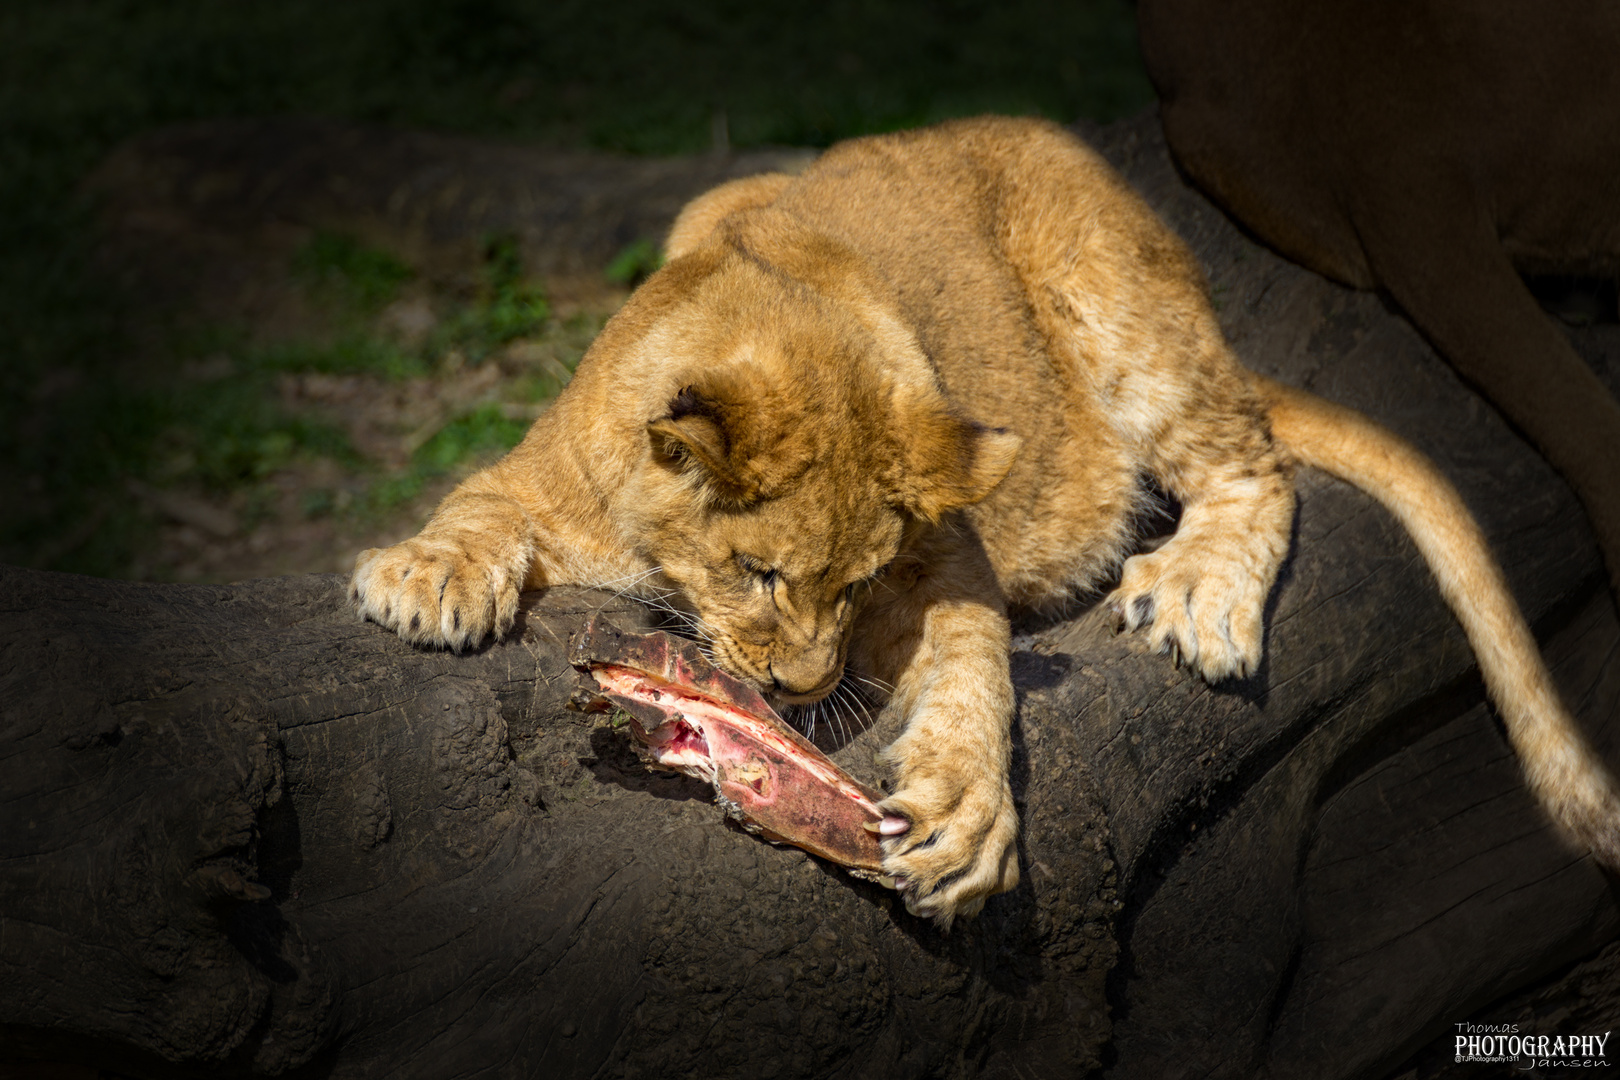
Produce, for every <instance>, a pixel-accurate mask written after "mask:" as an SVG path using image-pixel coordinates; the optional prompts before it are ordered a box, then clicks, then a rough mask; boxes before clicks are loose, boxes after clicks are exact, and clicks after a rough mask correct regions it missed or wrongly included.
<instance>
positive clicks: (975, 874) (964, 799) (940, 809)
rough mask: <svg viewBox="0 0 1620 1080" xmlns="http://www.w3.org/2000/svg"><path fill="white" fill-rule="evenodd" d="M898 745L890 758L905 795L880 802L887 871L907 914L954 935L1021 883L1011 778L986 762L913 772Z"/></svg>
mask: <svg viewBox="0 0 1620 1080" xmlns="http://www.w3.org/2000/svg"><path fill="white" fill-rule="evenodd" d="M903 753H904V751H903V749H901V747H900V744H899V743H897V744H896V745H895V746H893V747H890V749H889V751H888V752H887V754H886V757H888V758H889V760H890V761H891V762H893V763H894V764H895V765H897V767H898V769H897V771H898V773H899V776H900V780H901V787H900V790H898V791H896V792H895V793H894V794H893V795H892V796H890V797H889V798H887V799H885V800H884V801H883V803H882V804H881V805H882V809H883V811H884V813H885V815H886V816H885V817H884V819H883V821H882V822H881V823H880V827H879V828H880V833H881V834H882V837H883V840H882V843H883V872H884V873H885V874H887V875H889V876H890V877H892V878H894V881H895V887H896V888H897V889H898V890H900V895H901V896H902V897H904V898H905V904H906V910H907V911H910V912H911V913H912V914H913V915H922V916H926V917H928V918H931V919H933V920H934V922H935V923H937V924H938V925H939V926H940V928H941V929H949V928H950V925H951V922H952V920H953V919H955V918H956V917H957V916H959V915H960V916H964V917H966V916H972V915H977V914H978V913H979V909H980V908H982V907H984V902H985V900H986V899H987V898H988V897H989V896H991V895H992V894H993V893H998V892H1006V891H1007V890H1008V889H1011V888H1013V887H1014V886H1015V885H1017V884H1018V850H1017V847H1016V843H1015V842H1016V840H1017V838H1018V813H1017V811H1016V809H1015V808H1014V807H1013V800H1012V789H1011V788H1009V787H1008V785H1007V778H1006V777H1005V776H1002V775H1000V774H999V773H998V772H997V771H996V770H995V769H993V768H990V767H988V766H987V765H986V763H984V762H982V761H973V760H966V759H963V760H959V761H957V762H954V763H952V762H946V761H939V760H937V759H936V760H935V761H932V762H930V763H929V764H928V765H926V766H924V767H921V768H914V769H908V768H907V763H906V761H905V760H904V758H903V756H902V755H903Z"/></svg>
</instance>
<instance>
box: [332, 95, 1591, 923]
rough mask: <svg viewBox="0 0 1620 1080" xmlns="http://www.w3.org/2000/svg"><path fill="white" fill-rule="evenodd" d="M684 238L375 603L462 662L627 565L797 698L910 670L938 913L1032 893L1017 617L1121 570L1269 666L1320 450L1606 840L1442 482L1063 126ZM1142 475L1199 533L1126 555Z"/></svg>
mask: <svg viewBox="0 0 1620 1080" xmlns="http://www.w3.org/2000/svg"><path fill="white" fill-rule="evenodd" d="M668 253H669V263H668V265H666V266H665V267H664V268H663V269H662V270H660V271H659V272H658V273H656V274H654V275H653V277H652V278H651V279H649V280H648V282H647V283H646V284H645V285H644V286H643V287H642V288H641V289H640V290H639V291H638V292H637V293H636V294H635V295H634V296H633V297H631V299H630V301H629V302H628V303H627V304H626V305H625V306H624V308H623V310H622V311H620V312H619V314H618V315H616V316H615V317H614V318H613V319H612V320H611V321H610V322H609V323H608V325H607V327H606V328H605V329H604V330H603V331H602V334H601V336H600V337H599V338H598V339H597V340H596V342H595V344H594V345H593V346H592V347H591V349H590V352H589V353H588V354H587V355H586V357H585V359H584V361H583V362H582V363H581V364H580V367H579V371H578V374H577V375H576V376H575V378H574V380H573V382H572V383H571V384H570V385H569V386H568V388H567V389H566V390H565V391H564V392H563V394H562V395H561V397H559V398H558V400H557V402H556V404H555V405H553V406H552V407H551V409H550V410H549V411H548V412H546V413H545V414H544V415H543V416H541V417H540V419H538V420H537V421H536V422H535V424H534V426H533V428H531V429H530V431H529V433H528V436H527V437H526V438H525V439H524V440H523V442H522V443H521V444H520V445H519V446H518V447H517V448H516V449H514V450H513V451H512V452H511V454H509V455H508V456H507V457H506V458H505V459H504V460H502V461H501V462H499V463H498V464H496V465H495V466H493V467H491V468H489V469H486V470H485V471H483V472H481V473H478V474H477V475H475V476H473V477H471V478H469V479H468V480H467V481H466V482H465V483H463V484H462V485H461V486H460V487H458V488H457V489H456V490H455V491H454V492H452V493H451V494H450V495H449V496H448V497H447V498H446V499H445V500H444V502H443V504H442V505H440V507H439V509H438V511H437V512H436V513H435V514H434V516H433V518H432V520H431V521H429V522H428V524H427V526H426V528H424V529H423V530H422V532H421V534H420V535H418V536H417V537H415V538H414V539H412V540H408V541H406V542H404V543H402V544H397V545H395V546H393V547H391V548H386V549H381V550H377V549H373V550H370V551H365V552H362V553H361V554H360V556H359V558H358V560H357V561H356V564H355V572H354V580H353V585H352V590H351V591H352V596H353V598H354V601H355V603H356V605H357V606H358V608H359V610H360V612H361V613H362V615H364V616H365V617H367V618H371V619H373V620H375V621H377V622H379V623H381V624H383V625H384V626H387V627H389V628H391V629H394V630H397V631H398V632H399V633H400V635H401V636H402V637H404V638H405V639H406V640H408V641H412V642H416V643H419V644H423V645H444V646H449V647H451V648H455V649H460V648H463V647H465V646H468V645H472V644H476V643H478V642H479V641H481V640H483V639H484V638H485V637H486V636H487V635H489V634H495V635H497V636H499V635H500V634H502V633H504V632H505V631H506V630H507V629H508V628H510V626H511V625H512V621H513V617H514V614H515V612H516V609H517V598H518V592H519V590H522V589H538V588H544V587H546V586H548V585H553V584H563V583H567V584H578V585H602V584H615V583H621V584H622V583H624V582H634V583H636V587H637V588H638V589H640V590H644V592H645V594H647V595H656V596H660V597H673V598H675V602H676V603H678V604H679V605H680V606H681V607H682V608H683V609H684V610H685V611H686V612H687V613H689V615H690V616H691V617H692V619H693V622H694V625H696V626H697V627H699V628H700V629H701V633H702V635H703V637H704V638H705V639H706V642H707V646H708V648H709V650H710V652H711V654H712V656H713V657H714V659H715V660H716V661H717V662H718V663H719V664H720V665H721V666H722V667H724V668H726V669H727V670H729V671H730V672H731V673H732V674H734V675H736V676H738V677H740V678H743V679H746V680H749V681H750V682H752V683H753V684H754V685H755V686H757V687H758V688H759V689H760V690H761V691H763V692H766V693H768V694H770V695H773V696H774V698H775V699H776V700H778V701H781V702H786V703H803V702H812V701H816V700H819V699H820V698H822V697H824V696H825V695H827V694H828V693H830V692H831V691H832V690H833V688H834V687H835V686H836V685H837V684H838V683H839V681H840V679H841V678H842V677H843V675H844V673H845V671H846V670H847V669H854V670H855V671H858V672H861V673H862V674H863V675H864V676H866V677H868V678H870V679H872V680H875V681H877V682H880V683H882V684H884V685H887V686H892V687H893V699H892V702H891V704H892V706H893V707H895V708H897V709H898V710H899V711H900V713H901V714H902V716H903V717H904V720H905V729H904V732H903V734H902V735H901V736H900V737H899V738H898V739H897V740H896V741H895V742H894V743H893V745H891V746H890V747H889V748H888V749H887V750H886V751H885V758H886V761H887V764H888V766H889V767H890V768H891V769H892V772H893V780H894V784H893V789H894V793H893V795H892V796H890V797H889V798H888V799H887V800H886V801H885V803H884V808H885V810H886V811H887V813H888V816H887V817H886V818H885V819H884V820H883V822H882V823H881V829H882V832H883V833H884V835H885V837H886V839H885V840H884V850H885V858H884V867H885V870H886V871H887V873H889V874H890V875H892V876H893V878H894V879H895V884H896V887H897V888H899V889H901V890H902V892H903V894H904V896H905V899H906V903H907V906H908V907H909V908H910V909H911V910H912V911H913V912H915V913H919V914H923V915H928V916H931V917H933V918H934V919H935V920H936V921H938V922H939V923H940V924H942V925H948V924H949V923H950V921H951V920H952V918H954V917H955V916H958V915H970V914H973V913H975V912H977V911H978V910H979V909H980V908H981V907H982V906H983V904H984V901H985V898H986V897H987V896H989V895H991V894H992V893H995V892H999V891H1002V890H1005V889H1010V888H1012V887H1013V886H1014V885H1015V884H1016V883H1017V881H1018V863H1017V858H1016V854H1015V847H1014V838H1015V835H1016V832H1017V827H1018V820H1017V812H1016V810H1015V809H1014V806H1013V800H1012V793H1011V791H1010V789H1009V787H1008V783H1007V768H1008V755H1009V727H1010V724H1011V720H1012V712H1013V689H1012V682H1011V678H1010V676H1009V672H1008V624H1007V614H1006V613H1007V609H1008V607H1009V605H1014V604H1018V605H1041V604H1048V603H1053V602H1058V601H1062V600H1063V599H1065V598H1067V597H1070V596H1074V595H1078V594H1083V593H1085V592H1087V591H1088V590H1091V589H1093V588H1094V587H1096V586H1097V585H1098V584H1099V583H1102V582H1106V581H1107V580H1108V579H1109V578H1110V576H1111V575H1113V574H1114V573H1115V572H1116V571H1118V572H1119V573H1120V582H1119V586H1118V588H1117V589H1116V590H1115V592H1114V594H1113V596H1112V598H1111V603H1112V604H1113V606H1114V608H1115V610H1116V611H1117V612H1118V614H1119V617H1120V619H1121V621H1122V622H1123V624H1124V625H1125V626H1126V627H1128V628H1130V629H1133V630H1134V629H1136V628H1138V627H1146V628H1147V632H1148V633H1149V635H1150V639H1151V641H1152V643H1153V644H1154V645H1156V646H1158V647H1160V648H1161V649H1166V650H1173V651H1175V652H1176V653H1178V654H1179V655H1180V656H1181V658H1182V659H1184V660H1185V661H1187V662H1189V663H1190V664H1192V665H1193V666H1194V667H1196V669H1197V670H1198V671H1199V672H1200V673H1202V675H1203V676H1204V677H1205V678H1207V679H1210V680H1218V679H1225V678H1229V677H1233V676H1241V675H1243V674H1245V673H1247V672H1251V671H1253V670H1254V669H1255V667H1256V665H1257V664H1258V663H1259V661H1260V643H1261V613H1262V610H1263V606H1264V603H1265V599H1266V595H1267V592H1268V591H1269V590H1270V589H1271V586H1272V583H1273V581H1274V580H1275V578H1276V574H1277V568H1278V565H1279V564H1280V563H1281V561H1282V558H1283V555H1284V553H1285V550H1286V548H1287V544H1288V536H1289V528H1290V522H1291V519H1292V516H1293V513H1294V493H1293V485H1292V479H1291V470H1292V469H1293V468H1294V466H1295V465H1296V463H1300V462H1304V463H1307V464H1314V465H1319V466H1321V467H1324V468H1327V469H1329V470H1331V471H1333V472H1335V473H1337V474H1339V475H1342V476H1346V477H1347V478H1349V479H1351V480H1352V481H1353V482H1355V483H1357V484H1359V485H1361V486H1363V487H1366V488H1368V489H1369V490H1371V491H1373V492H1374V493H1375V494H1376V495H1378V497H1379V498H1381V499H1383V500H1385V501H1386V503H1388V504H1389V505H1391V507H1392V509H1394V510H1395V512H1396V513H1397V514H1399V515H1400V516H1401V517H1402V519H1403V521H1405V522H1406V523H1407V525H1408V527H1409V528H1411V529H1412V530H1413V531H1414V534H1415V535H1416V537H1417V539H1418V543H1419V545H1420V547H1422V549H1423V550H1424V552H1425V554H1426V555H1427V556H1428V557H1429V559H1430V561H1431V563H1432V564H1434V565H1435V568H1436V572H1437V575H1438V576H1439V578H1440V580H1441V585H1442V588H1443V589H1444V590H1445V592H1446V594H1447V596H1448V598H1449V599H1450V600H1451V601H1452V603H1453V606H1454V607H1457V608H1458V611H1459V616H1460V617H1461V618H1462V621H1463V623H1464V626H1465V628H1466V629H1467V630H1468V632H1469V634H1470V637H1471V640H1473V641H1474V643H1475V648H1476V650H1477V651H1478V652H1479V653H1480V662H1481V666H1482V668H1483V669H1484V671H1485V676H1486V679H1487V681H1488V682H1489V684H1490V685H1491V687H1492V689H1493V692H1494V693H1495V694H1496V696H1497V699H1498V701H1499V703H1500V704H1501V707H1502V711H1503V713H1504V717H1505V719H1506V720H1507V723H1508V727H1509V730H1510V733H1511V734H1512V736H1513V738H1514V741H1515V745H1516V746H1517V748H1518V749H1519V752H1520V754H1521V756H1522V757H1523V758H1524V760H1525V762H1526V766H1527V768H1528V770H1529V772H1530V776H1531V782H1532V786H1533V787H1534V788H1535V790H1536V791H1537V793H1538V795H1540V796H1541V797H1542V798H1543V799H1544V800H1545V801H1547V802H1548V803H1549V805H1550V806H1551V807H1552V808H1553V810H1554V812H1555V814H1556V816H1558V818H1559V819H1560V820H1561V821H1563V822H1564V823H1565V824H1566V825H1568V826H1569V827H1571V828H1572V829H1574V830H1575V831H1576V832H1577V833H1578V834H1579V836H1580V837H1581V839H1583V840H1585V841H1586V842H1587V843H1589V844H1592V845H1594V846H1596V847H1598V848H1599V849H1600V851H1601V852H1602V853H1603V855H1604V857H1606V858H1607V859H1608V860H1609V861H1610V862H1611V864H1613V863H1615V862H1616V861H1620V844H1617V843H1616V841H1615V839H1614V836H1615V822H1616V817H1617V811H1616V807H1617V806H1620V802H1617V800H1616V798H1615V796H1614V794H1613V788H1612V786H1611V785H1610V784H1609V782H1608V781H1607V779H1606V777H1605V776H1604V775H1603V773H1602V771H1601V769H1600V768H1599V766H1597V765H1596V764H1595V762H1594V759H1593V758H1592V756H1591V754H1590V753H1589V752H1588V751H1587V750H1586V749H1585V747H1584V746H1583V745H1582V744H1581V743H1580V741H1579V738H1578V737H1577V736H1576V734H1575V732H1574V728H1573V727H1572V726H1571V724H1570V722H1569V720H1568V717H1567V716H1566V715H1565V713H1564V712H1563V710H1562V708H1561V707H1560V706H1559V704H1558V702H1557V699H1556V696H1555V695H1554V694H1553V691H1552V689H1551V685H1550V682H1549V680H1548V679H1547V676H1546V672H1545V671H1544V670H1543V669H1542V667H1541V664H1540V661H1539V659H1538V657H1537V654H1536V650H1535V645H1534V642H1533V641H1532V640H1531V638H1530V636H1529V634H1528V631H1526V630H1525V628H1524V623H1523V620H1522V619H1521V618H1520V617H1519V615H1518V611H1517V609H1516V608H1515V607H1514V605H1513V601H1512V599H1511V597H1509V596H1508V594H1507V592H1506V590H1505V588H1504V587H1503V585H1502V582H1501V577H1500V574H1499V573H1498V572H1497V570H1496V568H1495V566H1494V564H1493V563H1492V562H1491V561H1490V558H1489V556H1488V554H1487V553H1486V551H1485V547H1484V545H1483V541H1482V540H1481V538H1480V536H1479V533H1478V530H1477V528H1475V526H1474V525H1473V523H1472V520H1471V519H1470V518H1469V517H1468V515H1467V512H1466V510H1464V509H1463V508H1462V504H1461V503H1460V501H1459V500H1458V499H1457V497H1456V495H1455V493H1454V492H1452V491H1451V489H1450V488H1449V486H1447V485H1446V483H1445V481H1444V480H1443V479H1441V478H1440V477H1439V476H1438V475H1437V474H1436V473H1435V472H1434V470H1433V469H1432V468H1431V467H1430V466H1429V465H1428V464H1427V462H1425V461H1424V460H1423V459H1422V458H1421V457H1420V456H1418V455H1417V454H1416V453H1415V452H1414V451H1411V450H1410V449H1409V448H1407V447H1405V446H1404V444H1401V443H1399V442H1398V441H1397V440H1395V439H1394V438H1393V437H1392V436H1390V435H1388V434H1387V433H1385V432H1383V431H1382V430H1381V429H1378V428H1377V427H1375V426H1373V425H1372V424H1370V423H1369V422H1367V421H1365V420H1364V419H1362V418H1360V417H1359V416H1356V415H1355V414H1351V413H1348V412H1346V411H1344V410H1339V409H1336V408H1335V407H1333V406H1329V405H1327V404H1326V403H1323V402H1320V401H1318V400H1317V399H1314V398H1311V397H1309V396H1308V395H1305V394H1303V393H1301V392H1298V391H1292V390H1288V389H1286V388H1284V387H1281V386H1279V385H1277V384H1274V383H1270V382H1269V381H1266V380H1263V379H1261V378H1259V377H1258V376H1255V375H1252V374H1250V373H1248V372H1246V371H1245V370H1244V369H1243V368H1241V367H1240V366H1239V365H1238V363H1237V362H1236V360H1235V359H1234V357H1233V355H1232V353H1231V351H1230V350H1229V349H1228V348H1227V346H1226V344H1225V342H1224V341H1223V339H1222V337H1221V333H1220V329H1219V327H1218V326H1217V323H1216V320H1215V316H1214V314H1213V312H1212V311H1211V308H1210V305H1209V303H1208V301H1207V299H1206V297H1205V289H1204V282H1203V278H1202V275H1201V273H1200V271H1199V268H1198V266H1197V265H1196V263H1195V262H1194V260H1193V258H1192V256H1191V254H1190V253H1189V252H1188V251H1187V249H1186V248H1185V247H1184V246H1183V245H1182V243H1181V242H1180V240H1179V239H1178V238H1177V237H1176V236H1175V235H1174V234H1172V233H1171V232H1170V230H1169V229H1168V228H1166V227H1165V226H1164V225H1163V224H1162V223H1161V222H1160V221H1159V220H1158V219H1157V218H1156V217H1155V216H1154V215H1153V213H1152V212H1151V211H1150V210H1149V209H1148V208H1147V207H1146V206H1145V205H1144V204H1143V203H1142V202H1141V200H1140V199H1138V198H1137V197H1136V196H1135V195H1134V194H1133V193H1132V192H1131V191H1130V190H1129V189H1128V188H1127V187H1126V186H1125V184H1124V183H1123V181H1121V180H1120V178H1119V177H1118V176H1116V175H1115V174H1114V172H1113V171H1112V170H1111V169H1110V168H1109V167H1108V165H1107V164H1106V163H1104V162H1103V160H1102V159H1101V158H1100V157H1098V156H1097V155H1096V154H1095V153H1093V152H1092V151H1091V150H1089V149H1088V148H1086V147H1085V146H1084V145H1082V144H1081V143H1079V142H1078V141H1076V140H1075V139H1074V138H1073V137H1071V136H1070V135H1068V134H1067V133H1066V132H1064V131H1063V130H1062V129H1060V128H1058V127H1056V126H1053V125H1050V124H1046V123H1042V122H1038V121H1031V120H1012V119H997V118H984V119H977V120H967V121H958V122H953V123H947V124H942V125H940V126H938V127H934V128H929V129H926V130H922V131H913V132H907V133H902V134H896V135H886V136H880V137H873V138H866V139H857V140H854V141H851V142H846V143H842V144H840V145H838V146H835V147H833V148H832V149H831V150H829V151H828V152H827V153H826V154H824V155H823V156H822V157H821V158H820V159H819V160H818V161H817V162H816V163H815V164H814V165H813V166H811V167H810V168H809V169H808V170H806V171H805V173H804V174H803V175H801V176H799V177H796V178H795V177H788V176H784V175H767V176H760V177H754V178H751V179H747V180H741V181H736V182H733V183H730V184H727V185H725V186H723V187H720V188H718V189H716V190H715V191H712V192H710V193H709V194H707V195H704V196H703V197H701V198H699V199H698V200H696V201H695V202H693V203H692V204H691V205H690V206H688V207H687V208H686V210H685V211H684V212H683V213H682V214H681V216H680V218H679V219H678V220H677V221H676V223H675V225H674V228H673V230H672V231H671V234H670V237H669V243H668ZM1148 477H1150V478H1152V479H1153V480H1154V481H1156V482H1158V483H1159V484H1161V485H1163V486H1164V487H1165V488H1166V489H1167V490H1169V491H1170V492H1172V493H1173V494H1175V495H1176V496H1177V498H1179V499H1180V501H1181V503H1182V505H1183V507H1184V511H1183V515H1182V518H1181V523H1180V526H1179V528H1178V530H1177V532H1176V534H1175V535H1174V537H1172V538H1171V539H1170V540H1169V541H1168V542H1167V543H1165V544H1164V545H1163V546H1161V547H1160V548H1159V549H1158V550H1156V551H1154V552H1152V553H1151V554H1139V555H1133V556H1131V557H1129V558H1126V556H1127V554H1128V551H1127V545H1128V544H1129V542H1130V529H1129V525H1128V523H1129V521H1130V519H1131V516H1132V513H1133V511H1134V510H1136V509H1137V507H1138V506H1139V504H1140V503H1141V502H1142V500H1143V499H1144V498H1146V497H1147V495H1146V493H1145V489H1144V484H1145V479H1144V478H1148Z"/></svg>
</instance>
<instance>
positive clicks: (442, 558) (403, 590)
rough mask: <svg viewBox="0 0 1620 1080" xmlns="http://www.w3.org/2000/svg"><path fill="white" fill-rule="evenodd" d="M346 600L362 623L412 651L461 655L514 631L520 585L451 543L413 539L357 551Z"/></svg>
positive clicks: (495, 567) (509, 575) (500, 570)
mask: <svg viewBox="0 0 1620 1080" xmlns="http://www.w3.org/2000/svg"><path fill="white" fill-rule="evenodd" d="M349 599H350V601H351V602H352V603H353V604H354V606H355V610H356V611H357V612H358V613H359V615H360V617H361V618H362V619H370V620H371V621H372V622H375V623H378V624H379V625H381V626H384V627H386V628H388V629H389V630H393V631H394V632H395V633H397V634H399V636H400V637H401V638H403V639H405V640H406V641H408V642H410V643H411V644H413V645H430V646H432V645H436V646H442V647H445V648H449V649H453V650H455V651H456V652H460V651H461V650H462V649H465V648H468V647H470V646H474V645H477V644H478V643H479V642H481V641H483V640H484V638H486V637H488V636H489V635H490V634H491V633H493V634H494V635H495V636H496V637H497V638H498V637H501V636H502V635H504V634H505V633H506V632H507V631H508V630H510V629H511V628H512V623H513V622H514V621H515V619H516V618H517V605H518V582H517V581H516V580H515V578H514V576H513V575H511V574H509V573H507V572H505V571H504V570H502V569H501V568H500V567H498V566H494V565H490V564H487V563H482V562H479V561H478V560H476V559H475V558H473V557H472V556H471V555H469V554H468V553H467V551H465V550H464V549H463V548H462V547H461V546H460V545H458V544H456V543H453V542H450V541H446V540H432V539H425V538H423V537H417V538H415V539H413V540H407V541H405V542H404V543H400V544H395V545H394V546H393V547H390V548H370V549H368V550H366V551H362V552H361V553H360V555H359V557H358V558H356V559H355V562H354V577H353V578H352V579H351V581H350V584H349Z"/></svg>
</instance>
